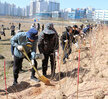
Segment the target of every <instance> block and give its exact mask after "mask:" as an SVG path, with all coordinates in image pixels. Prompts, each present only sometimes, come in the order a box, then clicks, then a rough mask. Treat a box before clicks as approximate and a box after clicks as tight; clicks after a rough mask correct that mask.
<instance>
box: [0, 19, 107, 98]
mask: <svg viewBox="0 0 108 99" xmlns="http://www.w3.org/2000/svg"><path fill="white" fill-rule="evenodd" d="M16 20H17V21H26V22H27V21H32V20H27V19H26V20H20V19H0V25H1V24H4V25H5V26H6V27H9V26H10V24H9V23H12V22H15V21H16ZM26 22H25V23H23V24H22V30H25V31H27V30H28V29H29V28H30V26H31V23H29V22H28V23H26ZM59 23H60V22H59ZM62 24H64V23H63V22H62ZM15 25H16V26H18V23H15ZM55 28H56V30H57V32H58V33H59V35H61V33H62V32H63V31H64V27H63V26H58V25H57V26H55ZM107 31H108V27H107V26H104V27H103V28H101V29H98V30H97V29H94V31H93V32H92V33H90V34H89V35H88V37H87V38H86V45H84V44H83V43H80V47H81V48H80V52H81V53H80V58H81V59H80V76H79V89H78V99H108V33H107ZM10 38H11V36H10V30H7V31H6V37H3V36H2V41H0V54H2V55H3V56H4V57H5V61H10V60H13V59H12V57H11V56H12V55H11V51H10ZM59 52H60V53H59V55H60V56H59V60H57V66H56V76H55V79H53V80H51V83H53V84H54V86H47V85H45V84H43V83H42V82H39V83H36V82H34V81H31V80H30V68H31V67H30V66H29V64H28V62H27V61H26V60H24V62H23V69H24V70H26V72H24V73H20V74H19V79H18V82H19V84H18V85H17V86H12V83H13V74H12V68H9V67H7V66H6V77H7V87H8V89H7V90H8V99H77V70H78V54H79V53H78V51H77V49H76V47H75V45H73V46H72V54H71V55H70V58H69V60H67V63H66V64H65V65H63V64H62V61H61V59H62V54H63V52H62V49H61V46H60V51H59ZM37 62H38V69H39V72H40V73H41V60H37ZM59 68H60V72H61V74H60V76H61V77H60V78H59ZM48 75H49V76H48V78H49V79H50V64H49V69H48ZM102 95H103V96H105V97H104V98H96V97H101V96H102ZM6 98H7V95H6V94H5V81H4V60H0V99H6Z"/></svg>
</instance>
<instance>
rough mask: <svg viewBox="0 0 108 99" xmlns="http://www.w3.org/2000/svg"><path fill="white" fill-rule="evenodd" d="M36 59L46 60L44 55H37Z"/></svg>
mask: <svg viewBox="0 0 108 99" xmlns="http://www.w3.org/2000/svg"><path fill="white" fill-rule="evenodd" d="M36 59H42V60H43V59H44V55H43V54H36Z"/></svg>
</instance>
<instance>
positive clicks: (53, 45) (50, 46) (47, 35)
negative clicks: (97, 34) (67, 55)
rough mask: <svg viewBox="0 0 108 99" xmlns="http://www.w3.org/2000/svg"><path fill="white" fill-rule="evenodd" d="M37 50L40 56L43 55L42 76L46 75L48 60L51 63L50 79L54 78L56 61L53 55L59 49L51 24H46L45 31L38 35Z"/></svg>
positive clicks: (55, 33)
mask: <svg viewBox="0 0 108 99" xmlns="http://www.w3.org/2000/svg"><path fill="white" fill-rule="evenodd" d="M38 48H39V52H40V54H43V55H44V59H43V60H42V72H43V75H44V76H46V75H47V69H48V59H49V58H50V62H51V77H52V78H53V77H54V76H55V69H56V60H55V54H56V55H57V50H58V48H59V39H58V34H57V32H56V30H55V29H54V26H53V23H48V24H46V27H45V29H44V30H43V31H42V32H41V33H40V35H39V40H38Z"/></svg>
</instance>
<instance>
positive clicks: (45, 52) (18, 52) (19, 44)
mask: <svg viewBox="0 0 108 99" xmlns="http://www.w3.org/2000/svg"><path fill="white" fill-rule="evenodd" d="M88 27H89V31H90V30H91V29H92V27H91V25H88ZM65 28H66V31H64V32H63V33H62V36H61V37H60V40H61V46H62V49H63V64H65V63H66V59H69V55H70V54H71V52H72V45H73V44H75V45H76V47H77V48H79V45H78V39H77V37H78V36H81V32H84V29H85V28H86V27H85V28H84V25H81V26H80V28H78V26H77V25H74V26H73V27H71V26H68V27H65ZM38 32H39V28H37V26H36V24H35V23H34V24H32V26H31V28H30V30H29V31H28V32H19V33H17V34H16V35H15V36H13V37H12V38H11V46H12V53H13V55H14V66H13V76H14V81H13V85H16V84H17V83H18V75H19V71H21V70H22V62H23V59H24V58H25V59H26V57H25V56H24V55H23V50H24V49H25V51H26V54H27V55H28V56H29V58H30V60H31V63H32V64H31V65H32V66H35V68H36V69H37V66H38V64H37V63H38V62H37V60H36V56H37V54H36V49H37V48H38V50H39V52H40V55H41V56H43V58H42V73H43V75H44V76H47V69H48V60H49V58H50V63H51V77H52V78H54V76H55V69H56V58H55V57H56V56H57V55H58V51H59V36H58V33H57V31H56V30H55V28H54V24H53V23H47V24H46V25H45V28H44V26H43V30H42V32H40V34H38ZM86 32H88V31H86ZM86 32H84V33H86ZM28 44H30V46H28ZM31 79H33V80H35V81H37V82H39V79H38V78H37V77H36V76H35V70H34V69H33V68H32V71H31Z"/></svg>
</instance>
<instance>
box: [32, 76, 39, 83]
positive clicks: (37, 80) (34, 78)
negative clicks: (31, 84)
mask: <svg viewBox="0 0 108 99" xmlns="http://www.w3.org/2000/svg"><path fill="white" fill-rule="evenodd" d="M31 80H34V81H36V82H40V80H39V79H37V78H36V77H35V76H31Z"/></svg>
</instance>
